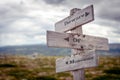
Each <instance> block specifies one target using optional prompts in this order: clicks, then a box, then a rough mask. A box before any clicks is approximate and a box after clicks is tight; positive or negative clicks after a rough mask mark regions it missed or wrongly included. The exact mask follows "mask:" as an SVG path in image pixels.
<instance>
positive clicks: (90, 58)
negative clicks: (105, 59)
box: [56, 51, 98, 73]
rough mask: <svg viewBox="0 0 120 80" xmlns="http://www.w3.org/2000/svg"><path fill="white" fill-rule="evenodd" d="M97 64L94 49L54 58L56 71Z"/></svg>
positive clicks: (89, 66)
mask: <svg viewBox="0 0 120 80" xmlns="http://www.w3.org/2000/svg"><path fill="white" fill-rule="evenodd" d="M96 66H98V57H97V55H96V54H95V51H90V52H85V54H81V55H75V56H71V57H69V56H68V57H65V58H58V59H57V60H56V72H57V73H58V72H64V71H72V70H78V69H83V68H91V67H96Z"/></svg>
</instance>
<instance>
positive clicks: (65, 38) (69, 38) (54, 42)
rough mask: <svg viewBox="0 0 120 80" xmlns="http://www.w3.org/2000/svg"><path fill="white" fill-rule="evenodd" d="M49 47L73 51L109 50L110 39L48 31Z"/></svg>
mask: <svg viewBox="0 0 120 80" xmlns="http://www.w3.org/2000/svg"><path fill="white" fill-rule="evenodd" d="M47 45H48V46H50V47H62V48H73V49H82V48H84V49H88V50H90V49H93V48H95V49H96V50H108V49H109V47H108V39H106V38H102V37H95V36H89V35H82V34H76V33H59V32H53V31H47Z"/></svg>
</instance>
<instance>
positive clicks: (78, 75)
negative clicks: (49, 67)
mask: <svg viewBox="0 0 120 80" xmlns="http://www.w3.org/2000/svg"><path fill="white" fill-rule="evenodd" d="M93 20H94V12H93V5H91V6H88V7H87V8H84V9H82V10H81V9H78V8H74V9H72V10H71V11H70V16H68V17H67V18H65V19H63V20H61V21H59V22H57V23H56V24H55V31H57V32H53V31H47V45H48V46H49V47H64V48H71V49H72V54H71V57H65V58H59V59H57V60H56V72H57V73H58V72H64V71H71V72H72V74H73V79H74V80H85V77H84V75H85V72H84V69H85V68H90V67H96V66H97V65H98V59H97V58H98V57H97V54H95V50H108V49H109V47H108V39H106V38H102V37H95V36H89V35H84V34H83V33H82V25H83V24H85V23H88V22H90V21H93ZM67 31H70V32H71V33H64V32H67ZM60 32H61V33H60Z"/></svg>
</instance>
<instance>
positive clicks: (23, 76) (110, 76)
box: [0, 55, 120, 80]
mask: <svg viewBox="0 0 120 80" xmlns="http://www.w3.org/2000/svg"><path fill="white" fill-rule="evenodd" d="M56 58H58V57H56V56H41V55H39V56H37V57H36V58H32V57H28V56H3V57H0V80H73V79H72V74H71V73H70V72H64V73H58V74H56V73H55V60H56ZM85 78H86V80H120V57H110V56H109V57H107V56H104V57H99V66H98V67H96V68H89V69H85Z"/></svg>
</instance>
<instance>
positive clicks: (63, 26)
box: [55, 5, 94, 32]
mask: <svg viewBox="0 0 120 80" xmlns="http://www.w3.org/2000/svg"><path fill="white" fill-rule="evenodd" d="M93 20H94V12H93V5H91V6H88V7H87V8H84V9H82V10H79V11H77V12H76V13H74V14H73V15H71V16H68V17H66V18H65V19H63V20H61V21H59V22H57V23H56V24H55V31H57V32H65V31H68V30H71V29H73V28H75V27H78V26H80V25H83V24H85V23H88V22H90V21H93Z"/></svg>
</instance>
